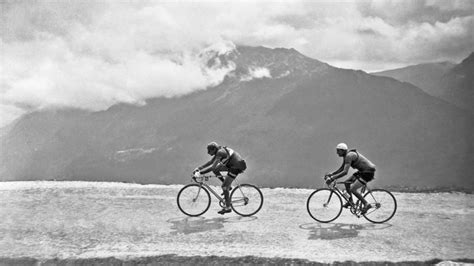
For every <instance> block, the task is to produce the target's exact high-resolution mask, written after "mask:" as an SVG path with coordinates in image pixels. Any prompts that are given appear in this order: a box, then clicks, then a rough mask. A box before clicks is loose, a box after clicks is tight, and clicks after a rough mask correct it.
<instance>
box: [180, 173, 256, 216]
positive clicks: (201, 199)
mask: <svg viewBox="0 0 474 266" xmlns="http://www.w3.org/2000/svg"><path fill="white" fill-rule="evenodd" d="M213 177H216V176H212V175H209V176H201V177H199V178H195V177H193V178H192V180H193V181H194V182H195V183H191V184H188V185H186V186H184V187H183V188H182V189H181V190H180V191H179V193H178V196H177V202H178V208H179V210H180V211H181V212H183V213H184V214H186V215H188V216H191V217H196V216H200V215H202V214H204V213H205V212H206V211H207V210H208V209H209V207H210V205H211V196H210V194H209V191H210V192H211V193H212V194H213V195H214V196H215V197H216V198H217V199H218V200H219V205H220V206H221V207H222V208H223V207H225V199H224V198H223V197H221V196H220V195H219V194H218V193H217V192H216V191H215V190H214V189H212V187H210V186H209V185H208V184H207V183H206V182H207V181H209V179H211V178H213ZM234 184H235V187H234V189H233V190H232V191H231V193H230V200H231V205H230V207H231V208H232V210H233V211H234V212H235V213H237V214H238V215H241V216H252V215H254V214H256V213H257V212H258V211H260V209H261V208H262V205H263V194H262V192H261V191H260V189H259V188H258V187H256V186H254V185H251V184H239V183H235V181H234Z"/></svg>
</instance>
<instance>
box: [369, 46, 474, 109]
mask: <svg viewBox="0 0 474 266" xmlns="http://www.w3.org/2000/svg"><path fill="white" fill-rule="evenodd" d="M473 73H474V53H471V54H470V55H469V56H468V57H467V58H465V59H464V60H463V61H462V62H461V63H459V64H454V63H451V62H440V63H425V64H419V65H413V66H407V67H404V68H398V69H392V70H387V71H382V72H376V73H372V74H373V75H377V76H386V77H392V78H395V79H397V80H400V81H404V82H409V83H411V84H413V85H415V86H417V87H419V88H421V89H422V90H424V91H425V92H426V93H428V94H430V95H432V96H435V97H438V98H440V99H443V100H445V101H448V102H450V103H452V104H454V105H456V106H458V107H461V108H463V109H465V110H468V111H470V112H471V113H473V114H474V104H473V102H474V76H473Z"/></svg>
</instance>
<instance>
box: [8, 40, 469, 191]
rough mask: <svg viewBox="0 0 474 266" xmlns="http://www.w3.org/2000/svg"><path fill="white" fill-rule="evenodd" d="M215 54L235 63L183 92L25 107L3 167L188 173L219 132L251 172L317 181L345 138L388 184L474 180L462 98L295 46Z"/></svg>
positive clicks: (34, 175) (35, 176)
mask: <svg viewBox="0 0 474 266" xmlns="http://www.w3.org/2000/svg"><path fill="white" fill-rule="evenodd" d="M215 61H219V62H220V64H223V65H225V64H234V65H235V68H234V70H233V71H232V72H230V73H229V74H228V75H227V76H226V78H225V79H224V81H223V82H222V83H221V84H219V85H218V86H215V87H210V88H207V89H206V90H201V91H195V92H193V93H190V94H188V95H185V96H182V97H174V98H165V97H161V98H153V99H149V100H147V103H146V105H144V106H135V105H129V104H117V105H114V106H112V107H110V108H109V109H107V110H105V111H100V112H90V111H85V110H77V109H56V110H44V111H39V112H34V113H30V114H27V115H24V116H23V117H22V118H21V119H19V120H17V121H16V122H15V123H14V124H12V125H10V126H9V127H8V128H6V129H3V132H2V134H0V140H1V145H2V149H1V151H0V162H1V164H0V176H1V178H2V179H3V180H4V181H7V180H42V179H57V180H88V181H90V180H94V181H121V182H137V183H160V184H182V183H187V182H189V180H190V173H191V171H192V170H193V169H194V168H195V167H196V166H198V165H200V164H202V163H204V162H206V161H207V160H209V159H210V157H209V156H208V155H207V154H206V144H207V143H209V142H210V141H217V142H218V143H219V144H222V145H226V146H229V147H231V148H233V149H235V150H236V151H238V152H239V153H240V154H241V155H242V156H243V157H244V158H245V159H246V161H247V165H248V169H247V171H246V172H245V173H244V174H243V175H242V176H241V177H239V178H240V179H241V180H245V181H246V182H251V183H255V184H257V185H261V186H267V187H317V186H321V185H322V184H323V182H322V179H321V177H322V175H323V174H324V173H325V172H328V171H333V170H335V169H337V168H338V167H339V166H340V164H341V159H340V158H339V157H337V155H336V151H335V146H336V144H337V143H339V142H346V143H347V144H348V145H349V147H350V148H356V149H357V150H358V151H359V152H361V153H362V154H364V155H365V156H366V157H368V158H369V159H370V160H371V161H373V162H374V163H375V164H376V165H377V172H376V181H375V182H374V184H375V185H377V186H406V187H456V188H468V189H473V188H474V179H472V178H471V174H470V172H469V171H470V170H471V166H472V165H474V156H472V155H471V151H472V150H473V149H472V148H473V143H474V136H473V134H472V131H473V129H474V123H473V122H474V116H473V114H471V113H469V112H466V111H465V110H463V109H462V108H460V107H458V106H455V105H453V104H451V103H449V102H447V101H445V100H442V99H439V98H438V97H434V96H432V95H430V94H428V93H426V92H425V91H423V90H422V89H420V88H418V87H416V86H415V85H413V84H411V83H406V82H401V81H398V80H396V79H394V78H390V77H381V76H376V75H371V74H368V73H365V72H363V71H354V70H350V69H339V68H335V67H332V66H330V65H328V64H326V63H323V62H321V61H318V60H316V59H312V58H309V57H307V56H305V55H303V54H301V53H299V52H298V51H296V50H294V49H283V48H275V49H269V48H265V47H249V46H238V47H236V49H235V50H233V51H231V52H229V53H227V54H223V55H219V54H217V53H216V54H215V56H214V57H211V59H210V60H209V64H210V65H212V64H214V63H215ZM454 69H455V67H454V68H451V70H449V71H451V72H452V71H454ZM257 70H260V71H263V73H265V74H263V75H255V72H256V71H257ZM471 73H472V72H471ZM448 81H449V79H446V82H448Z"/></svg>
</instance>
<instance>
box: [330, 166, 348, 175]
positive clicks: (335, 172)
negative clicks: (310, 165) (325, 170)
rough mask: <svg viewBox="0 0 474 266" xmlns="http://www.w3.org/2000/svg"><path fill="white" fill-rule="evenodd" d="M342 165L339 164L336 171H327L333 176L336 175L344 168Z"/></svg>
mask: <svg viewBox="0 0 474 266" xmlns="http://www.w3.org/2000/svg"><path fill="white" fill-rule="evenodd" d="M344 165H345V164H344ZM344 165H341V167H339V169H337V170H336V171H334V172H332V173H329V176H333V175H336V174H339V173H340V172H342V170H344Z"/></svg>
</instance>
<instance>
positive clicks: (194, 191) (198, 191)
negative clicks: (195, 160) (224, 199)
mask: <svg viewBox="0 0 474 266" xmlns="http://www.w3.org/2000/svg"><path fill="white" fill-rule="evenodd" d="M202 191H204V192H205V193H202ZM176 201H177V203H178V208H179V210H180V211H181V212H182V213H184V214H186V215H188V216H191V217H196V216H200V215H202V214H204V213H205V212H207V210H209V207H210V206H211V195H210V194H209V191H207V189H206V188H205V187H203V186H200V185H199V184H188V185H186V186H184V187H183V188H182V189H181V190H180V191H179V193H178V196H177V197H176ZM188 205H189V206H188ZM193 205H194V206H193ZM198 205H199V206H198ZM193 208H194V209H196V212H192V210H191V209H193Z"/></svg>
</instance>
